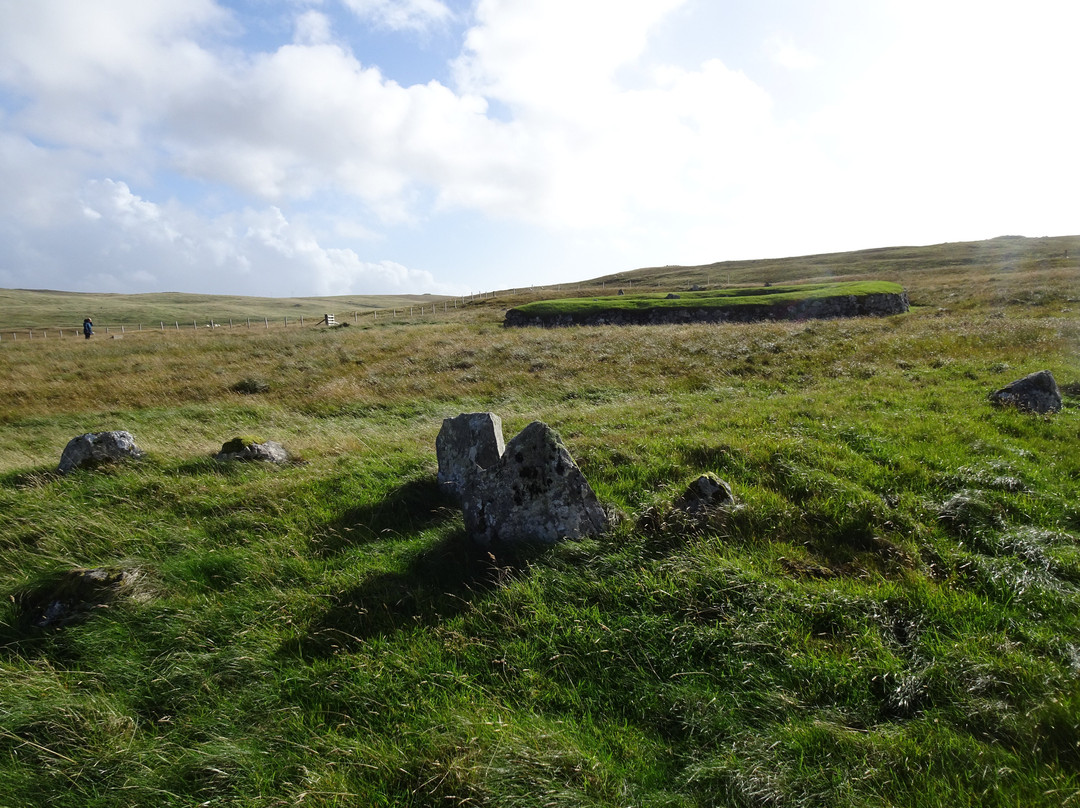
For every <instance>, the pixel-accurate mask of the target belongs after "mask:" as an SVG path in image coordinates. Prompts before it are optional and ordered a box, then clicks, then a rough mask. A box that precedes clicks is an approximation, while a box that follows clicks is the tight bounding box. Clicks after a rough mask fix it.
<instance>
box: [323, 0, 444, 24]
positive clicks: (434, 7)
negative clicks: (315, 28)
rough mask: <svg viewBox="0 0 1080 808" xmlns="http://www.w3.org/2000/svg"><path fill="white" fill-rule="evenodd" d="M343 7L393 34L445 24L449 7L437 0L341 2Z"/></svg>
mask: <svg viewBox="0 0 1080 808" xmlns="http://www.w3.org/2000/svg"><path fill="white" fill-rule="evenodd" d="M342 2H343V3H344V4H345V6H346V7H347V8H348V9H349V10H350V11H352V12H353V13H354V14H356V15H357V16H359V17H361V18H362V19H366V20H371V21H372V22H373V23H375V24H376V25H379V26H382V27H385V28H390V29H393V30H396V31H401V30H411V31H423V30H425V29H428V28H430V27H431V26H433V25H437V24H441V23H446V22H448V21H449V20H450V19H451V18H452V17H453V13H452V12H451V11H450V8H449V7H448V6H447V5H446V4H445V3H443V2H440V0H342Z"/></svg>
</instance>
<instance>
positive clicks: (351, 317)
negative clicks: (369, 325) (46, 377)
mask: <svg viewBox="0 0 1080 808" xmlns="http://www.w3.org/2000/svg"><path fill="white" fill-rule="evenodd" d="M495 296H496V293H495V292H484V293H481V294H476V295H470V296H468V297H456V298H452V299H446V300H440V301H435V302H432V303H418V304H413V305H410V306H397V307H388V308H383V309H367V310H364V311H361V310H359V309H354V310H353V311H352V312H348V313H344V314H342V313H336V312H335V313H330V312H327V313H325V314H323V315H322V316H315V317H312V316H310V315H304V314H301V315H278V316H276V317H266V316H264V317H248V316H243V317H230V318H228V319H225V318H213V317H206V318H202V319H201V320H200V319H198V318H195V319H191V320H186V319H185V320H176V319H174V320H157V321H155V322H152V323H134V324H133V323H121V324H111V323H110V324H107V325H104V324H101V323H96V324H94V326H93V334H94V336H98V337H100V336H106V337H110V338H113V339H118V338H120V337H123V336H126V335H128V334H137V333H139V332H145V331H157V332H165V331H173V332H176V331H187V332H191V331H201V330H211V331H213V330H217V329H223V330H225V331H230V330H236V329H262V330H270V329H272V328H306V327H311V326H320V325H329V326H342V325H347V324H350V323H351V324H353V325H357V324H360V323H362V322H365V321H370V322H374V323H378V322H385V323H393V322H413V321H416V320H417V319H418V318H432V317H437V316H438V315H439V314H450V313H451V312H453V311H455V310H457V309H462V308H465V307H466V306H467V305H468V304H469V303H472V302H474V301H476V300H481V299H491V298H494V297H495ZM83 336H84V335H83V328H82V326H81V325H80V326H57V325H48V326H15V327H11V328H0V343H4V342H17V341H19V340H42V339H80V338H83Z"/></svg>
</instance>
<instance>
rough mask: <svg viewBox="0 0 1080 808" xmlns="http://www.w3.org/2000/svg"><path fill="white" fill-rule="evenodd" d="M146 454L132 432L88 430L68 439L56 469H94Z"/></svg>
mask: <svg viewBox="0 0 1080 808" xmlns="http://www.w3.org/2000/svg"><path fill="white" fill-rule="evenodd" d="M145 454H146V453H145V452H144V451H143V450H142V449H140V448H139V447H138V446H136V445H135V438H133V437H132V435H131V433H130V432H124V431H122V430H121V431H115V432H87V433H86V434H84V435H79V436H78V437H76V438H72V439H71V440H70V441H68V444H67V446H65V447H64V451H63V454H61V455H60V465H59V466H57V469H56V470H57V471H58V472H59V473H60V474H67V473H68V472H69V471H74V470H75V469H82V468H85V469H92V468H97V467H98V466H102V465H107V464H109V463H118V462H120V461H123V460H129V459H138V458H140V457H142V456H143V455H145Z"/></svg>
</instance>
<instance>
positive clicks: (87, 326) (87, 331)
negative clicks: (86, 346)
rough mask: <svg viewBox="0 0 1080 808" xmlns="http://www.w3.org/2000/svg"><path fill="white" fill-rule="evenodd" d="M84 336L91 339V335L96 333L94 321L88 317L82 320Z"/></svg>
mask: <svg viewBox="0 0 1080 808" xmlns="http://www.w3.org/2000/svg"><path fill="white" fill-rule="evenodd" d="M82 332H83V336H84V337H86V338H87V339H90V335H91V334H93V333H94V321H93V320H91V319H90V318H89V317H87V318H86V319H85V320H83V321H82Z"/></svg>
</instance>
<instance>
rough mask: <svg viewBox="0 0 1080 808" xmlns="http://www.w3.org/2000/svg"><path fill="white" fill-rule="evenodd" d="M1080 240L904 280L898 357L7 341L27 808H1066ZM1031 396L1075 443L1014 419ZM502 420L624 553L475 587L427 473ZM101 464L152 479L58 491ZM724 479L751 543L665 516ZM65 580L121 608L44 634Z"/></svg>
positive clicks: (299, 337) (642, 343)
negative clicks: (272, 446)
mask: <svg viewBox="0 0 1080 808" xmlns="http://www.w3.org/2000/svg"><path fill="white" fill-rule="evenodd" d="M1074 242H1080V239H1048V240H1030V241H1025V242H1019V241H1017V240H1015V239H1012V240H1001V241H1000V243H999V242H998V241H995V242H986V243H983V244H982V245H944V246H942V247H938V248H924V249H923V250H922V251H919V250H914V249H911V250H906V251H900V252H902V253H903V254H904V255H906V256H907V257H906V258H904V259H903V260H902V261H901V260H900V259H899V258H896V257H895V256H894V257H893V258H890V259H889V260H891V261H898V262H900V263H895V264H894V265H892V266H891V269H890V271H889V272H887V273H882V275H881V276H880V277H881V278H882V279H886V280H889V281H895V282H898V283H900V284H902V285H903V286H904V287H905V288H906V289H907V291H908V293H909V295H910V297H911V301H912V304H913V310H912V311H911V312H910V313H909V314H906V315H901V316H896V317H890V318H865V319H863V318H858V319H850V320H842V321H813V322H776V323H756V324H745V325H734V324H727V325H670V326H656V327H624V328H617V327H605V326H601V327H594V328H589V329H574V328H570V329H557V330H541V329H505V328H503V327H502V325H501V322H502V318H503V314H504V312H505V309H506V308H507V307H508V306H513V305H519V304H521V303H524V302H528V301H529V300H532V299H535V297H536V295H535V294H529V293H520V294H508V293H506V294H500V295H499V296H497V297H496V298H495V299H492V300H487V301H483V302H478V303H476V304H474V305H470V306H468V307H465V308H461V309H458V310H455V311H454V312H453V313H452V314H451V315H448V316H447V317H446V318H445V319H442V320H439V321H431V322H422V323H420V322H418V323H413V324H406V323H401V322H398V323H394V322H390V321H381V320H380V321H379V322H378V323H376V322H374V321H371V320H368V321H367V322H366V323H362V324H360V325H357V326H352V327H348V328H338V329H329V328H306V329H302V330H301V329H292V330H289V329H279V330H271V331H258V330H252V331H246V330H236V331H217V332H213V333H205V332H201V333H200V332H190V331H189V332H168V331H166V332H160V331H148V332H144V333H140V334H137V335H132V337H131V338H129V339H124V340H118V341H113V340H98V339H94V340H90V341H84V340H52V339H49V340H34V341H33V342H30V341H24V340H20V341H18V342H15V343H11V342H8V341H4V342H3V343H2V344H0V374H2V376H0V378H3V379H4V380H5V381H4V382H3V390H4V395H3V397H2V398H0V595H2V596H3V597H2V599H0V601H2V602H0V805H2V806H8V805H10V806H19V807H20V808H22V806H39V805H40V806H45V805H49V806H52V807H53V808H55V807H56V806H71V807H72V808H76V807H77V808H87V807H88V806H144V805H145V806H190V805H207V806H294V805H305V806H355V805H392V806H468V805H476V806H479V805H487V806H554V805H558V806H668V807H670V808H690V807H691V806H693V807H694V808H699V807H701V808H704V807H705V806H875V807H876V806H920V808H922V806H950V808H951V807H952V806H963V805H970V806H1018V805H1024V806H1055V807H1057V808H1060V807H1061V806H1075V805H1080V796H1078V795H1080V452H1077V451H1076V446H1077V441H1078V439H1080V361H1078V359H1080V319H1078V315H1077V312H1078V311H1080V308H1076V300H1077V298H1078V297H1080V269H1078V265H1080V261H1077V260H1076V259H1077V258H1080V243H1077V244H1076V246H1069V247H1067V249H1068V250H1069V252H1068V254H1069V256H1070V257H1069V258H1065V257H1064V251H1065V249H1066V246H1065V245H1072V244H1073V243H1074ZM885 253H887V251H872V252H869V253H864V254H858V255H855V256H849V257H848V260H847V261H846V262H845V261H844V260H843V259H842V257H833V258H832V259H830V261H831V263H830V266H834V267H841V268H842V267H843V266H847V267H848V269H849V270H850V272H849V273H848V275H850V277H852V278H853V279H860V278H859V277H858V276H860V275H866V274H867V273H868V272H869V271H870V268H872V267H875V266H877V263H876V261H877V259H878V258H879V257H880V256H881V255H883V254H885ZM958 255H960V256H963V255H972V256H974V255H979V256H983V257H981V258H979V260H978V261H977V262H975V261H972V262H969V263H964V262H963V261H960V260H958V259H956V256H958ZM954 259H955V260H954ZM935 261H938V262H939V266H938V268H937V269H936V270H935V269H934V262H935ZM905 262H906V263H905ZM794 263H795V262H793V261H788V262H780V263H778V264H777V265H776V266H772V265H771V264H769V263H768V262H761V263H754V264H753V265H750V266H746V267H729V269H728V270H725V271H726V272H729V273H730V275H731V276H732V281H731V282H732V283H745V284H749V283H757V282H759V281H763V280H768V281H770V282H787V281H789V280H796V279H803V278H805V279H807V280H812V279H820V278H821V275H822V272H821V266H822V264H821V263H818V262H816V261H815V260H813V259H807V261H806V264H805V266H804V275H803V276H800V275H798V272H797V269H796V268H795V267H794ZM901 264H903V265H901ZM770 267H772V268H770ZM717 271H718V270H716V269H715V268H699V269H697V270H691V269H685V268H674V269H673V268H663V269H661V270H655V271H654V270H643V271H641V273H640V274H639V275H637V276H635V277H637V278H638V280H637V281H635V282H634V288H637V287H638V286H645V285H646V283H656V284H658V285H659V284H661V282H662V281H663V279H664V278H665V277H666V278H667V280H666V282H667V283H669V287H668V288H670V289H672V290H678V289H682V288H686V287H688V286H689V285H691V284H693V283H702V284H703V285H704V284H709V283H710V273H715V272H717ZM665 272H666V273H668V275H669V276H670V277H668V276H665V275H664V273H665ZM675 274H677V277H675ZM848 275H842V273H841V271H840V269H836V270H835V271H834V277H837V276H843V277H847V276H848ZM862 279H865V278H862ZM616 280H617V281H618V282H622V283H625V282H626V277H625V276H623V277H622V278H619V279H616ZM711 282H712V283H713V284H715V283H717V281H716V278H715V276H713V277H712V279H711ZM723 282H724V283H727V281H726V280H725V281H723ZM603 283H604V284H605V285H606V284H607V283H609V281H606V280H605V281H603ZM596 286H597V284H596V283H591V282H590V283H585V284H582V285H581V287H580V288H581V290H582V292H583V293H585V294H587V293H589V292H588V291H587V290H591V289H595V288H596ZM4 294H5V295H12V296H13V298H12V299H18V298H19V296H20V295H23V294H25V293H10V292H5V293H4ZM268 316H269V315H268ZM1040 369H1049V370H1051V371H1052V372H1053V373H1054V375H1055V376H1056V378H1057V380H1058V383H1059V384H1060V385H1061V386H1062V389H1063V393H1064V402H1065V406H1064V409H1063V410H1062V411H1061V412H1060V413H1058V414H1056V415H1053V416H1034V415H1030V414H1024V413H1019V412H1016V411H1012V410H1002V409H997V408H994V407H991V406H990V405H989V404H988V402H987V400H986V397H987V394H989V393H990V392H992V391H993V390H995V389H997V388H999V387H1001V386H1003V385H1004V384H1006V383H1007V382H1009V381H1012V380H1013V379H1015V378H1017V377H1019V376H1021V375H1025V374H1027V373H1029V372H1032V371H1035V370H1040ZM245 391H261V392H245ZM476 410H491V411H494V412H496V413H498V414H499V415H501V416H502V418H503V420H504V423H505V428H506V435H507V437H508V438H509V437H510V436H512V435H513V434H516V432H517V431H518V430H520V429H521V428H523V427H524V426H525V425H526V424H528V423H529V422H530V421H532V420H535V419H542V420H544V421H546V422H547V423H549V424H551V425H552V426H553V427H555V428H556V429H557V430H558V431H559V432H560V434H561V435H562V437H563V439H564V441H565V442H566V444H567V445H568V447H569V448H570V451H571V453H572V454H573V455H574V457H575V459H576V460H577V461H578V463H579V464H580V466H581V468H582V470H583V471H584V473H585V475H586V477H587V478H588V479H589V480H590V482H591V483H592V484H593V486H594V488H595V489H596V491H597V494H598V496H599V497H600V499H601V500H602V501H603V502H604V503H605V504H606V505H607V506H608V507H609V508H610V509H611V510H612V511H613V512H615V513H617V514H618V516H619V519H618V523H617V525H616V527H615V528H614V529H613V530H612V532H611V533H610V534H609V535H607V536H604V537H602V538H599V539H592V540H588V541H581V542H571V543H566V544H563V545H560V546H557V547H554V548H550V549H547V550H544V551H536V552H530V553H526V554H522V555H518V556H516V557H511V556H508V555H506V554H504V553H501V552H500V553H497V554H495V555H488V554H487V553H482V552H478V551H477V550H476V549H474V548H473V547H472V546H471V545H470V543H469V541H468V539H467V537H466V536H465V535H464V531H463V526H462V522H461V516H460V513H459V512H458V511H456V510H455V508H454V507H453V505H452V503H450V502H448V501H447V500H445V499H443V498H442V497H441V496H440V494H439V491H438V488H437V486H436V484H435V471H436V459H435V451H434V443H435V436H436V435H437V433H438V430H439V427H440V425H441V422H442V419H443V418H445V417H448V416H452V415H456V414H458V413H460V412H468V411H476ZM104 429H127V430H129V431H131V432H132V433H133V434H134V435H135V437H136V439H137V441H138V443H139V444H140V445H141V446H142V447H143V448H144V449H146V450H147V453H148V454H147V457H146V458H145V459H143V460H142V461H139V462H137V463H133V464H130V465H127V466H123V467H117V468H114V469H110V470H105V471H99V472H97V473H90V472H76V473H74V474H71V475H68V476H64V477H59V476H57V475H56V474H55V473H54V469H55V467H56V464H57V462H58V461H59V457H60V453H61V451H62V449H63V447H64V445H65V444H66V442H67V441H68V440H69V439H70V438H71V437H73V436H75V435H77V434H80V433H82V432H87V431H98V430H104ZM241 434H245V435H246V434H258V435H261V436H264V437H266V438H270V439H274V440H278V441H280V442H281V443H283V444H284V445H285V446H286V447H287V448H289V449H290V450H291V451H292V452H293V453H294V454H296V455H297V456H298V457H299V458H300V460H299V462H296V463H293V464H290V465H288V466H284V467H280V468H266V467H254V466H250V465H245V466H221V465H218V464H216V463H214V462H213V461H212V460H211V459H210V457H211V455H212V454H213V453H215V452H216V451H217V450H218V449H219V448H220V446H221V444H222V443H223V442H224V441H226V440H228V439H230V438H232V437H234V436H236V435H241ZM705 471H712V472H715V473H717V474H719V475H720V476H721V477H723V478H724V479H726V480H727V481H729V482H730V483H731V485H732V487H733V489H734V492H735V495H736V497H737V501H738V504H737V506H736V507H734V508H732V509H730V510H729V511H727V512H725V513H722V514H717V515H716V516H715V518H713V519H712V520H711V521H709V522H708V523H704V524H687V523H686V522H685V521H682V520H679V519H675V518H665V513H666V509H667V506H668V505H669V504H670V502H671V501H672V500H673V499H674V498H675V497H677V496H678V494H679V493H680V492H681V490H682V489H683V487H684V486H685V485H686V484H687V483H688V482H689V481H690V480H691V479H693V478H694V477H695V476H697V475H698V474H700V473H702V472H705ZM80 567H112V568H116V569H124V570H127V571H128V572H129V573H130V575H131V581H132V583H131V586H130V589H129V591H128V593H127V594H126V596H125V597H123V598H120V599H118V600H117V601H115V602H113V603H111V604H109V605H108V606H107V607H103V608H100V609H96V610H95V611H94V613H92V614H91V615H89V616H88V617H87V618H86V619H85V620H83V621H81V622H77V623H73V624H71V625H68V626H65V627H62V628H53V629H42V628H38V627H35V626H34V625H33V621H34V617H35V614H34V612H33V610H32V608H31V607H32V606H33V604H35V603H37V602H39V600H40V597H41V596H42V593H46V592H48V591H50V590H49V587H50V586H51V585H53V584H54V583H55V581H56V580H57V578H58V576H59V575H61V574H63V573H64V572H66V571H69V570H71V569H74V568H80Z"/></svg>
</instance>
